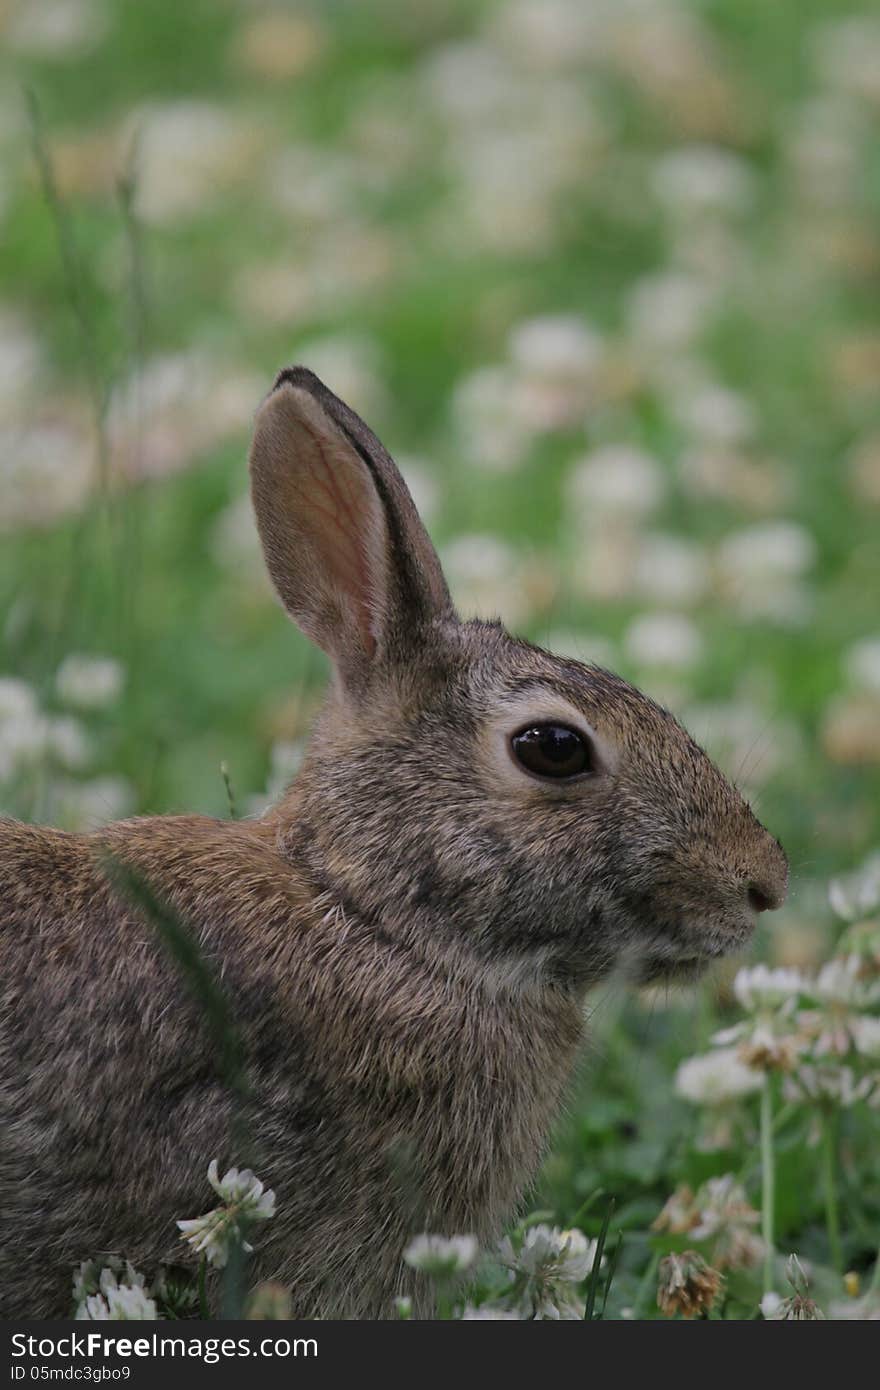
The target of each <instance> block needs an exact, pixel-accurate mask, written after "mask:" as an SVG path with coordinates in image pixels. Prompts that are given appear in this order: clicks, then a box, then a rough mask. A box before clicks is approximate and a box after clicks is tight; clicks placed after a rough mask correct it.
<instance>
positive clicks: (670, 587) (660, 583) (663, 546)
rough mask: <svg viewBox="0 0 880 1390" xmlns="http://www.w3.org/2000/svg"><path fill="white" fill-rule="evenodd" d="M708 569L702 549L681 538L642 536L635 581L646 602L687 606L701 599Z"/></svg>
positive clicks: (694, 543) (655, 535) (662, 535)
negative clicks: (647, 600)
mask: <svg viewBox="0 0 880 1390" xmlns="http://www.w3.org/2000/svg"><path fill="white" fill-rule="evenodd" d="M708 571H709V566H708V562H707V560H706V556H705V554H704V552H703V550H702V548H701V547H700V546H699V545H698V544H697V543H696V542H695V541H687V540H684V538H683V537H681V536H670V535H665V534H663V533H657V534H654V535H650V536H642V537H641V539H640V543H639V553H638V557H637V560H636V581H637V584H638V587H639V590H640V591H641V593H642V595H643V596H644V598H645V599H649V600H650V601H651V602H653V603H656V604H661V603H670V604H675V605H679V604H680V605H682V606H690V605H691V604H694V603H697V602H698V600H699V599H700V598H701V597H702V596H703V594H704V592H705V590H706V585H707V581H708Z"/></svg>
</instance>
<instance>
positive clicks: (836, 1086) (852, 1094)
mask: <svg viewBox="0 0 880 1390" xmlns="http://www.w3.org/2000/svg"><path fill="white" fill-rule="evenodd" d="M878 1088H880V1075H878V1074H875V1075H873V1076H872V1075H869V1076H862V1077H858V1078H857V1077H856V1075H855V1073H854V1072H853V1070H852V1068H851V1067H841V1066H837V1065H836V1064H834V1063H824V1064H822V1065H818V1066H814V1065H813V1064H812V1063H809V1062H805V1063H803V1065H802V1066H800V1067H798V1069H797V1071H796V1072H794V1073H793V1074H792V1075H791V1076H787V1077H786V1078H785V1083H784V1094H785V1097H786V1099H787V1100H791V1101H795V1102H800V1101H804V1100H808V1101H813V1102H817V1103H820V1104H821V1103H823V1102H824V1103H826V1104H831V1105H839V1106H841V1108H842V1109H844V1110H848V1109H849V1108H850V1106H853V1105H857V1104H858V1103H859V1102H860V1101H863V1100H871V1099H872V1098H876V1096H877V1094H880V1091H878Z"/></svg>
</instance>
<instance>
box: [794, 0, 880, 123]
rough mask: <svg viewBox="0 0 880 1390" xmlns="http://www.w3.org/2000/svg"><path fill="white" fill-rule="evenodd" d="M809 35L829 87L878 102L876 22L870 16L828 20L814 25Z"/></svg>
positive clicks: (879, 48)
mask: <svg viewBox="0 0 880 1390" xmlns="http://www.w3.org/2000/svg"><path fill="white" fill-rule="evenodd" d="M810 37H811V40H812V47H813V51H814V55H815V60H816V63H817V65H818V67H819V70H820V72H821V75H822V76H823V77H824V79H825V81H826V82H827V83H828V84H829V86H831V87H833V88H836V89H838V90H840V91H841V92H843V93H846V94H847V95H853V96H856V97H860V98H863V99H864V100H866V101H868V102H872V103H874V104H880V22H878V20H877V19H876V18H875V17H874V16H873V15H869V14H861V15H859V14H855V15H850V16H847V17H846V18H845V19H837V20H832V21H831V22H829V23H826V24H821V25H819V26H817V27H816V28H814V29H813V30H812V31H811V35H810Z"/></svg>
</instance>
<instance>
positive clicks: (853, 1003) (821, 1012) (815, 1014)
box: [798, 955, 880, 1057]
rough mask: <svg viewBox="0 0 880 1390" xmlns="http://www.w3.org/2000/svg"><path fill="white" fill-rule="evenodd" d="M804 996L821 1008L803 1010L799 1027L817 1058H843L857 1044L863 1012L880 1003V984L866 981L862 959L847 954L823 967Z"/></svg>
mask: <svg viewBox="0 0 880 1390" xmlns="http://www.w3.org/2000/svg"><path fill="white" fill-rule="evenodd" d="M805 993H806V994H808V995H809V997H810V999H811V1000H813V1001H814V1002H815V1003H816V1004H817V1005H818V1007H817V1008H815V1009H804V1010H802V1011H801V1012H800V1013H799V1014H798V1026H799V1027H800V1029H801V1030H802V1032H803V1034H804V1036H805V1037H806V1038H808V1039H809V1040H810V1043H811V1046H812V1050H813V1053H814V1055H815V1056H816V1057H823V1056H825V1055H827V1054H829V1053H831V1054H833V1055H835V1056H838V1057H844V1056H846V1054H847V1053H848V1052H849V1051H851V1049H852V1048H853V1047H854V1046H855V1045H856V1041H855V1039H856V1031H857V1027H858V1025H859V1023H860V1022H861V1019H862V1014H861V1011H862V1010H863V1009H866V1008H870V1007H871V1006H872V1005H873V1004H876V1003H877V1002H878V1001H880V981H870V980H866V979H865V978H864V976H863V971H862V962H861V960H860V958H859V956H858V955H848V956H844V957H836V958H835V959H834V960H830V961H828V962H827V963H826V964H825V965H823V966H822V969H821V970H820V971H819V973H818V975H817V976H816V978H815V979H814V980H812V981H810V982H809V984H808V985H807V987H806V989H805ZM871 1021H873V1020H871ZM869 1032H870V1029H869Z"/></svg>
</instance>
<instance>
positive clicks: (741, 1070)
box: [675, 1047, 761, 1105]
mask: <svg viewBox="0 0 880 1390" xmlns="http://www.w3.org/2000/svg"><path fill="white" fill-rule="evenodd" d="M760 1088H761V1076H760V1073H759V1072H757V1071H755V1070H754V1069H753V1068H752V1067H747V1066H746V1065H745V1064H744V1063H743V1062H741V1061H740V1060H739V1057H738V1055H737V1049H736V1048H735V1047H726V1048H725V1047H719V1048H716V1049H715V1051H714V1052H707V1053H705V1054H704V1055H702V1056H699V1057H689V1058H688V1059H687V1061H685V1062H682V1063H681V1065H680V1067H679V1068H678V1070H677V1072H676V1073H675V1089H676V1091H677V1092H678V1094H679V1095H680V1096H683V1097H684V1098H685V1100H689V1101H691V1103H692V1104H694V1105H724V1104H726V1103H727V1102H728V1101H731V1100H736V1099H737V1098H738V1097H740V1096H747V1095H750V1094H751V1093H752V1092H753V1091H758V1090H760Z"/></svg>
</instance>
